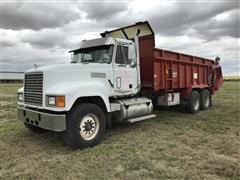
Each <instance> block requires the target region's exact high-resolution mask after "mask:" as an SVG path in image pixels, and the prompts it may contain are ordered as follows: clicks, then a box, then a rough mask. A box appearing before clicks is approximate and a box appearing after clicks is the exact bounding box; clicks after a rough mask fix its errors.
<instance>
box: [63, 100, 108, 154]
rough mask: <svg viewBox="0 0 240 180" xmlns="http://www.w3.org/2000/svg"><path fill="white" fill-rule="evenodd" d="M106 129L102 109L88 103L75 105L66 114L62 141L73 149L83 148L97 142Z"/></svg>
mask: <svg viewBox="0 0 240 180" xmlns="http://www.w3.org/2000/svg"><path fill="white" fill-rule="evenodd" d="M105 129H106V117H105V115H104V113H103V111H102V109H101V108H100V107H99V106H97V105H95V104H90V103H82V104H78V105H75V106H74V107H73V109H72V110H71V111H70V112H69V113H68V114H67V130H66V131H65V133H64V142H65V143H66V144H67V145H68V146H70V147H71V148H73V149H83V148H86V147H91V146H94V145H96V144H98V143H99V141H100V140H101V139H102V137H103V136H104V133H105Z"/></svg>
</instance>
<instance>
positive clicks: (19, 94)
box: [17, 93, 23, 101]
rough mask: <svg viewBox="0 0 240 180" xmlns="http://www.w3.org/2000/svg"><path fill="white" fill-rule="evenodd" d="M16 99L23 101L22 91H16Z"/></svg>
mask: <svg viewBox="0 0 240 180" xmlns="http://www.w3.org/2000/svg"><path fill="white" fill-rule="evenodd" d="M17 99H18V101H23V93H18V94H17Z"/></svg>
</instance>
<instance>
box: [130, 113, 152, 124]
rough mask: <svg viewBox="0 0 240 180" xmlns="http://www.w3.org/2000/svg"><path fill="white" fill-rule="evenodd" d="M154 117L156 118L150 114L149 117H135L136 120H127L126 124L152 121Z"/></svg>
mask: <svg viewBox="0 0 240 180" xmlns="http://www.w3.org/2000/svg"><path fill="white" fill-rule="evenodd" d="M155 117H156V115H155V114H150V115H146V116H141V117H137V118H132V119H128V122H130V123H134V122H138V121H143V120H147V119H152V118H155Z"/></svg>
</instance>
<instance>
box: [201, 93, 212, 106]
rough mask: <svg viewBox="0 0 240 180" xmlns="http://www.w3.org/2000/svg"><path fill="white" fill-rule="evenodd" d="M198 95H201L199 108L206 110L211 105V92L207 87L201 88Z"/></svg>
mask: <svg viewBox="0 0 240 180" xmlns="http://www.w3.org/2000/svg"><path fill="white" fill-rule="evenodd" d="M200 97H201V105H200V109H201V110H206V109H208V108H209V107H210V106H211V104H212V103H211V99H212V98H211V94H210V92H209V91H208V90H207V89H203V90H201V91H200Z"/></svg>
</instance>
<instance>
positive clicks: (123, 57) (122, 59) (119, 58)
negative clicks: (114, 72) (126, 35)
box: [115, 46, 130, 64]
mask: <svg viewBox="0 0 240 180" xmlns="http://www.w3.org/2000/svg"><path fill="white" fill-rule="evenodd" d="M115 62H116V63H117V64H130V61H129V59H128V47H125V46H118V47H117V52H116V60H115Z"/></svg>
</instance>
